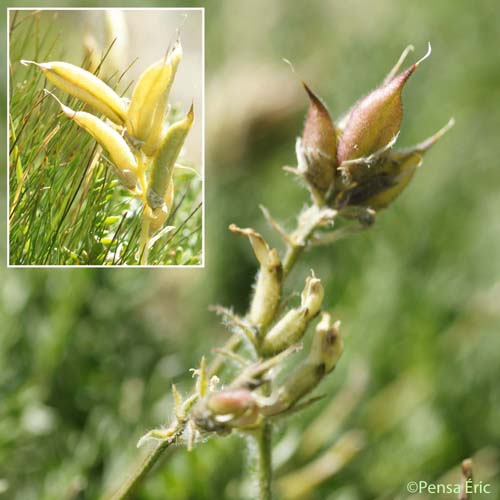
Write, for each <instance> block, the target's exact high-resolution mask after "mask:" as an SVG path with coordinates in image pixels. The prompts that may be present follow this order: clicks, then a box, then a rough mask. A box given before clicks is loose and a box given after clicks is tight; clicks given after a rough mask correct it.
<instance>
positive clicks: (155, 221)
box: [149, 205, 168, 236]
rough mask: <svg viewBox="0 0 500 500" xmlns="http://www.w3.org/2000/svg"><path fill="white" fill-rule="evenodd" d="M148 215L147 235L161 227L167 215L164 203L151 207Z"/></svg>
mask: <svg viewBox="0 0 500 500" xmlns="http://www.w3.org/2000/svg"><path fill="white" fill-rule="evenodd" d="M150 210H151V215H150V217H149V236H153V234H154V233H156V231H158V230H159V229H161V228H162V227H163V224H165V221H166V220H167V217H168V208H167V206H166V205H162V206H161V207H157V208H153V209H150Z"/></svg>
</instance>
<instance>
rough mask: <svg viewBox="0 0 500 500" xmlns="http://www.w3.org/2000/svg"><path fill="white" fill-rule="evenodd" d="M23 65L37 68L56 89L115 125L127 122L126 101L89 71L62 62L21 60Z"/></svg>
mask: <svg viewBox="0 0 500 500" xmlns="http://www.w3.org/2000/svg"><path fill="white" fill-rule="evenodd" d="M21 64H23V65H25V66H26V65H29V64H33V65H35V66H37V67H38V68H40V69H41V70H42V72H43V74H44V75H45V77H46V78H47V80H49V81H50V82H51V83H53V84H54V85H55V86H56V87H58V88H59V89H61V90H63V91H64V92H67V93H68V94H70V95H72V96H73V97H76V98H77V99H80V100H81V101H83V102H85V103H87V104H88V105H90V106H92V107H93V108H95V109H96V110H97V111H99V112H100V113H102V114H103V115H105V116H107V117H108V118H109V119H110V120H111V121H113V122H114V123H116V124H118V125H123V123H124V122H125V116H126V114H127V112H126V105H125V101H124V100H123V99H122V98H121V97H119V96H118V94H116V92H115V91H114V90H113V89H112V88H111V87H109V86H108V85H106V84H105V83H104V82H103V81H102V80H101V79H99V78H97V76H95V75H94V74H92V73H90V72H89V71H86V70H84V69H82V68H79V67H78V66H74V65H73V64H70V63H67V62H60V61H51V62H45V63H37V62H35V61H26V60H21Z"/></svg>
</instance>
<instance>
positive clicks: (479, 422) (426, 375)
mask: <svg viewBox="0 0 500 500" xmlns="http://www.w3.org/2000/svg"><path fill="white" fill-rule="evenodd" d="M58 4H59V5H68V6H69V5H77V4H70V3H64V4H62V3H56V4H51V5H53V6H57V5H58ZM104 4H105V5H110V6H111V5H118V4H114V3H113V2H104ZM168 4H169V5H174V4H173V3H168ZM12 5H15V4H14V3H13V4H12ZM24 5H26V4H24ZM36 5H38V6H39V5H40V4H39V3H38V2H37V4H36ZM119 5H120V6H133V5H137V6H141V4H140V3H131V2H120V4H119ZM155 5H162V6H166V2H161V3H160V2H157V3H155V2H150V3H148V6H155ZM176 6H178V4H176ZM182 6H204V7H206V67H207V75H206V76H207V88H206V102H207V117H206V146H207V190H208V192H207V199H206V205H207V210H206V215H207V241H206V248H207V251H206V269H204V270H176V271H174V270H168V271H160V270H150V271H136V270H94V271H88V270H73V271H70V270H46V271H43V270H7V269H6V268H5V266H4V267H2V269H1V270H0V273H1V274H0V279H1V294H2V305H1V306H0V322H1V323H0V324H1V325H2V327H1V334H0V367H1V368H0V399H1V405H0V485H3V486H2V487H3V488H4V489H6V491H5V493H4V494H3V495H4V497H5V498H13V499H16V500H17V499H23V500H24V499H52V498H67V499H73V498H97V497H98V495H99V493H100V492H101V491H102V489H103V488H104V487H106V486H107V485H109V484H110V483H112V482H113V481H114V480H117V479H119V478H120V477H121V476H122V475H123V473H124V471H126V470H127V468H128V467H129V465H130V463H131V462H132V461H133V460H134V459H135V457H136V455H137V450H136V449H135V443H136V440H137V439H138V438H139V437H140V436H141V435H142V434H143V433H144V431H146V430H148V429H149V428H150V427H151V426H154V425H158V424H159V423H162V422H165V421H167V420H168V415H169V412H170V409H171V404H170V403H171V401H170V396H169V385H170V384H171V383H172V382H175V383H177V384H178V385H179V387H180V388H181V389H182V390H184V391H187V390H188V388H189V387H190V384H191V380H190V374H189V372H188V369H189V368H190V367H193V366H195V365H196V364H197V363H198V362H199V358H200V356H201V355H202V354H203V353H206V352H208V351H209V350H210V348H212V347H214V346H216V345H219V344H221V343H222V342H223V341H224V339H225V338H226V333H225V332H224V331H223V329H222V327H220V326H219V324H218V321H217V319H216V318H214V317H213V316H212V315H211V314H210V313H208V312H207V305H208V304H213V303H221V304H223V305H231V304H232V305H234V306H235V308H236V310H237V311H244V309H245V307H246V305H247V302H248V291H249V287H250V285H251V283H252V279H253V273H254V272H255V263H254V261H253V258H252V256H251V253H250V251H249V248H248V245H247V243H246V242H245V241H243V239H240V238H237V237H235V236H232V235H231V234H230V233H229V232H228V231H227V225H228V224H229V223H230V222H236V223H238V224H239V225H241V226H250V225H253V226H255V227H256V228H257V229H258V230H260V231H262V232H266V234H270V233H269V232H267V231H268V230H267V228H266V226H265V223H264V222H263V221H262V217H261V216H260V214H259V210H258V206H257V205H258V203H263V204H265V205H266V206H267V207H268V208H270V209H271V211H272V212H273V213H274V214H275V216H276V217H277V218H279V219H280V220H282V221H283V222H284V223H285V224H286V225H288V226H291V225H292V223H293V218H294V214H296V213H297V210H298V209H299V208H300V207H301V206H302V204H303V202H304V200H305V193H304V192H303V191H302V190H301V189H300V188H299V187H298V186H297V185H296V184H295V183H294V181H293V180H292V179H291V178H289V177H287V176H285V175H284V174H283V172H282V171H281V166H282V165H286V164H291V165H293V164H294V162H295V158H294V141H295V137H296V136H297V135H298V134H300V131H301V127H302V122H303V116H304V114H305V111H306V107H307V99H306V97H305V96H304V95H302V93H301V90H300V85H299V84H298V82H297V80H296V78H295V77H294V76H293V74H291V73H290V70H289V69H288V67H287V66H286V65H284V64H283V63H282V62H281V58H282V57H286V58H288V59H291V60H292V61H293V63H294V65H295V68H296V69H297V71H298V72H299V74H300V75H301V76H302V77H303V78H304V79H305V80H307V82H308V83H309V84H310V85H311V87H312V88H313V89H314V90H316V91H317V92H318V93H319V94H320V95H322V96H323V97H324V99H325V100H326V102H327V103H328V105H329V108H330V110H331V112H332V114H333V115H334V116H338V115H340V114H341V113H342V111H344V110H345V109H346V108H348V107H349V106H350V104H352V103H353V102H354V101H355V100H356V99H357V98H358V97H359V96H360V95H362V94H364V93H366V92H368V91H369V90H370V89H371V88H373V87H374V86H375V85H377V83H378V82H380V80H381V79H382V78H383V76H384V74H385V73H386V72H387V71H388V69H389V68H390V67H391V66H392V64H393V63H394V62H395V60H396V59H397V57H398V56H399V54H400V52H401V50H402V49H403V48H404V47H405V46H406V45H407V44H408V43H412V44H414V45H415V46H416V53H415V54H414V55H413V56H412V57H415V58H416V57H418V56H419V55H420V54H421V53H423V52H424V50H425V46H426V43H427V41H429V40H430V41H431V42H432V44H433V55H432V57H431V58H430V60H428V61H426V63H425V64H423V65H422V66H421V68H420V69H419V70H418V72H417V73H416V74H415V75H414V76H413V77H412V79H411V80H410V82H409V83H408V86H407V88H406V90H405V93H404V104H405V117H404V120H403V126H402V132H401V135H400V138H399V144H400V145H410V144H412V143H414V142H417V141H419V140H420V139H422V138H424V137H426V136H427V135H428V134H430V133H432V132H434V131H435V130H436V129H438V128H439V127H440V126H442V125H443V124H444V123H445V122H446V121H447V120H448V118H449V117H450V116H454V117H455V119H456V122H457V124H456V126H455V128H454V129H453V130H452V131H451V132H450V133H449V134H448V135H447V136H446V137H445V138H443V140H442V141H441V142H440V143H439V144H438V145H437V146H436V147H435V148H434V149H433V150H432V151H431V152H429V153H428V155H427V156H426V158H425V162H424V167H423V168H422V169H421V170H419V172H418V175H417V176H416V178H415V179H414V181H413V182H412V184H411V185H410V187H409V189H408V191H407V192H406V193H405V194H404V195H403V196H402V197H401V199H399V200H398V201H397V202H396V203H395V204H394V206H393V207H392V208H391V209H390V210H388V211H386V212H383V213H381V214H380V216H379V218H378V221H377V223H376V225H375V227H374V228H373V229H372V230H370V231H368V232H366V233H363V234H361V235H359V236H356V237H354V238H351V239H349V240H345V241H342V242H340V243H338V244H337V245H336V246H335V247H332V248H329V249H325V248H318V249H315V250H313V251H311V252H309V253H308V254H307V255H306V256H305V258H304V259H303V261H302V264H301V265H300V266H299V267H298V268H297V269H296V270H295V271H294V274H293V275H292V277H291V282H290V288H289V290H290V291H293V290H295V289H298V288H300V286H301V283H302V282H303V279H304V277H305V275H306V274H307V272H308V269H310V268H311V267H313V268H314V270H315V272H316V274H317V275H318V276H319V277H321V278H322V279H323V280H324V284H325V288H326V299H325V307H326V308H327V309H328V310H331V311H332V312H333V313H334V315H335V316H336V317H338V318H340V319H341V320H342V325H343V333H344V335H345V341H346V351H345V354H344V357H343V358H342V362H341V364H340V366H339V368H338V370H337V371H336V373H335V374H334V375H333V376H331V377H330V378H329V380H328V381H327V382H325V384H324V385H323V386H322V389H321V392H323V393H326V394H327V395H328V398H327V399H326V400H324V401H322V402H320V403H318V404H317V405H316V406H315V407H314V408H312V409H309V410H307V411H306V412H304V413H303V414H301V415H300V416H295V417H294V418H292V419H290V420H289V421H288V422H287V425H286V428H287V429H288V430H290V429H291V430H292V431H293V432H295V435H298V436H300V435H301V434H302V433H303V431H304V429H306V428H308V427H310V425H311V422H312V421H313V420H314V419H315V418H316V417H317V415H318V413H320V412H321V411H322V410H323V409H324V408H325V407H326V406H327V405H328V404H329V402H330V400H331V399H332V398H333V397H335V395H336V394H338V393H339V392H340V391H341V390H342V387H345V386H346V384H348V381H349V380H350V378H349V377H350V376H351V377H352V376H353V373H354V374H356V373H362V372H363V371H364V372H365V373H366V374H367V375H366V383H365V388H364V391H363V392H362V394H361V395H360V396H359V398H358V399H359V401H358V402H357V403H356V404H355V405H354V408H353V410H352V411H351V412H350V413H349V415H348V416H347V417H346V418H345V419H343V420H341V421H340V420H338V418H337V417H336V416H335V415H332V416H331V418H329V419H327V421H326V423H325V424H324V425H323V426H322V427H321V429H320V432H319V434H320V438H319V439H320V442H321V443H322V444H323V447H324V448H325V449H326V448H328V447H329V446H330V445H331V444H332V443H334V442H335V441H336V440H337V439H338V437H339V435H342V434H345V433H346V432H349V431H352V430H360V431H362V432H363V433H364V436H365V445H364V447H363V448H362V449H361V451H360V452H359V453H358V454H357V455H356V457H354V458H353V460H351V461H350V462H349V463H348V464H347V465H346V466H345V467H343V468H342V469H341V470H340V471H339V472H338V473H337V474H336V475H335V476H333V477H332V478H331V479H330V480H328V481H326V482H325V483H323V484H322V485H321V486H318V487H317V488H316V489H315V491H314V492H312V493H310V497H309V498H312V499H325V498H326V499H328V500H358V499H359V500H362V499H363V500H364V499H373V498H377V499H394V498H407V497H408V494H407V493H406V490H405V485H406V483H407V482H408V481H410V480H417V481H418V480H427V481H439V478H441V477H442V476H443V475H444V474H445V473H446V472H448V471H450V470H452V473H453V474H454V475H453V476H452V478H453V479H454V480H456V479H457V477H458V472H457V468H456V467H457V465H458V464H459V462H460V461H461V460H462V459H463V458H465V457H466V456H471V455H472V456H475V457H476V471H475V473H476V477H477V479H478V480H484V481H486V482H490V483H491V484H492V491H493V493H492V494H491V495H476V496H475V497H474V498H484V499H489V498H496V497H497V496H498V495H499V492H500V476H499V458H498V457H499V455H498V454H499V447H500V426H499V425H498V422H499V421H500V388H499V387H500V386H499V384H498V381H499V379H500V336H499V324H500V280H499V271H500V259H499V255H500V222H499V221H500V218H499V214H500V191H499V186H500V165H499V160H498V158H499V155H498V123H499V119H500V110H499V108H498V102H499V101H500V85H499V83H500V66H499V65H498V55H497V47H498V44H499V41H500V31H499V30H498V19H497V16H496V14H495V12H496V9H497V2H495V1H493V0H491V1H490V0H478V1H475V2H470V1H466V0H440V1H432V2H431V1H422V2H406V1H397V0H379V1H376V2H374V1H369V0H354V1H350V2H340V1H330V2H328V1H309V2H301V1H299V2H290V1H286V0H277V1H273V2H269V1H264V0H256V1H254V2H245V1H229V0H228V1H220V2H219V1H217V2H216V1H214V2H183V5H182ZM2 26H3V29H5V22H4V23H3V24H2ZM3 58H4V61H3V62H5V53H4V54H3ZM1 68H2V71H5V64H2V65H1ZM4 76H5V74H4ZM4 81H5V78H4ZM235 89H236V90H235ZM1 102H2V106H5V99H2V101H1ZM3 111H5V108H3ZM2 116H5V113H3V115H2ZM3 126H4V127H5V124H3ZM2 137H5V134H3V135H2ZM4 199H5V198H2V200H4ZM2 224H4V222H2ZM2 229H4V226H2ZM3 256H5V253H3ZM4 261H5V258H4ZM349 394H351V395H352V392H349ZM280 432H281V434H284V433H285V427H283V428H282V429H281V430H280ZM290 435H292V434H289V435H288V436H290ZM292 437H293V435H292ZM243 448H244V441H243V440H242V439H241V438H239V437H230V438H226V439H219V440H211V441H209V442H207V443H205V444H203V445H200V446H199V447H198V448H197V449H196V450H195V451H194V452H193V453H190V454H188V453H187V452H186V451H185V450H182V449H176V450H175V453H173V454H172V455H171V456H170V457H169V460H168V462H165V463H164V465H163V466H162V467H161V468H159V469H158V470H157V472H156V473H155V474H153V475H152V476H151V478H150V480H149V481H148V482H147V483H146V485H145V486H144V488H143V489H142V491H141V492H140V493H139V494H138V496H137V498H139V499H141V500H143V499H157V498H174V499H176V500H177V499H180V500H182V499H197V500H205V499H207V500H208V499H221V498H226V499H235V498H236V499H237V498H244V497H245V495H246V494H248V488H247V486H248V485H247V483H246V481H245V478H247V477H248V474H249V472H250V466H249V464H247V463H246V462H245V458H244V454H243V453H242V450H243ZM305 463H306V461H305V460H304V459H303V458H301V457H300V456H298V457H296V458H294V459H292V460H291V462H289V463H288V464H286V465H285V466H284V467H283V469H282V471H283V473H286V472H291V471H293V470H294V469H295V468H300V467H301V466H303V465H304V464H305ZM419 498H420V497H419ZM422 498H423V497H422ZM432 498H440V497H439V496H438V495H434V496H433V497H432ZM441 498H453V497H452V496H449V495H448V496H442V497H441Z"/></svg>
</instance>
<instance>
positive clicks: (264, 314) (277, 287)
mask: <svg viewBox="0 0 500 500" xmlns="http://www.w3.org/2000/svg"><path fill="white" fill-rule="evenodd" d="M229 229H230V230H231V231H233V232H235V233H239V234H242V235H244V236H248V239H249V240H250V244H251V245H252V248H253V251H254V253H255V256H256V257H257V260H258V261H259V264H260V270H259V273H258V275H257V282H256V284H255V293H254V296H253V298H252V304H251V306H250V322H251V323H252V324H253V325H255V326H257V327H258V328H259V329H260V330H261V333H263V331H264V330H265V329H266V328H267V327H268V326H269V324H270V323H271V321H272V320H273V318H274V316H275V314H276V310H277V309H278V306H279V303H280V300H281V284H282V275H283V268H282V266H281V260H280V257H279V254H278V251H277V250H276V249H275V248H273V249H271V248H269V245H268V244H267V243H266V241H265V240H264V238H263V237H262V236H261V235H260V234H259V233H257V232H256V231H254V230H253V229H251V228H246V229H241V228H239V227H237V226H236V225H234V224H231V225H230V226H229Z"/></svg>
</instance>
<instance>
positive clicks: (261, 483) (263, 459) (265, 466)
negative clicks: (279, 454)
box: [254, 420, 273, 500]
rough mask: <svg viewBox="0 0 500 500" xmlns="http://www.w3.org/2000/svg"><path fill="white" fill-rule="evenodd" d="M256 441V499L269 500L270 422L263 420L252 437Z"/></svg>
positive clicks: (270, 463)
mask: <svg viewBox="0 0 500 500" xmlns="http://www.w3.org/2000/svg"><path fill="white" fill-rule="evenodd" d="M254 439H255V441H256V457H255V458H256V468H257V480H258V488H259V493H258V495H259V496H258V500H271V497H272V495H271V484H272V475H273V472H272V459H271V457H272V424H271V422H269V421H267V420H266V421H264V424H263V425H262V427H261V428H260V429H259V431H258V433H257V434H256V435H255V437H254Z"/></svg>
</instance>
